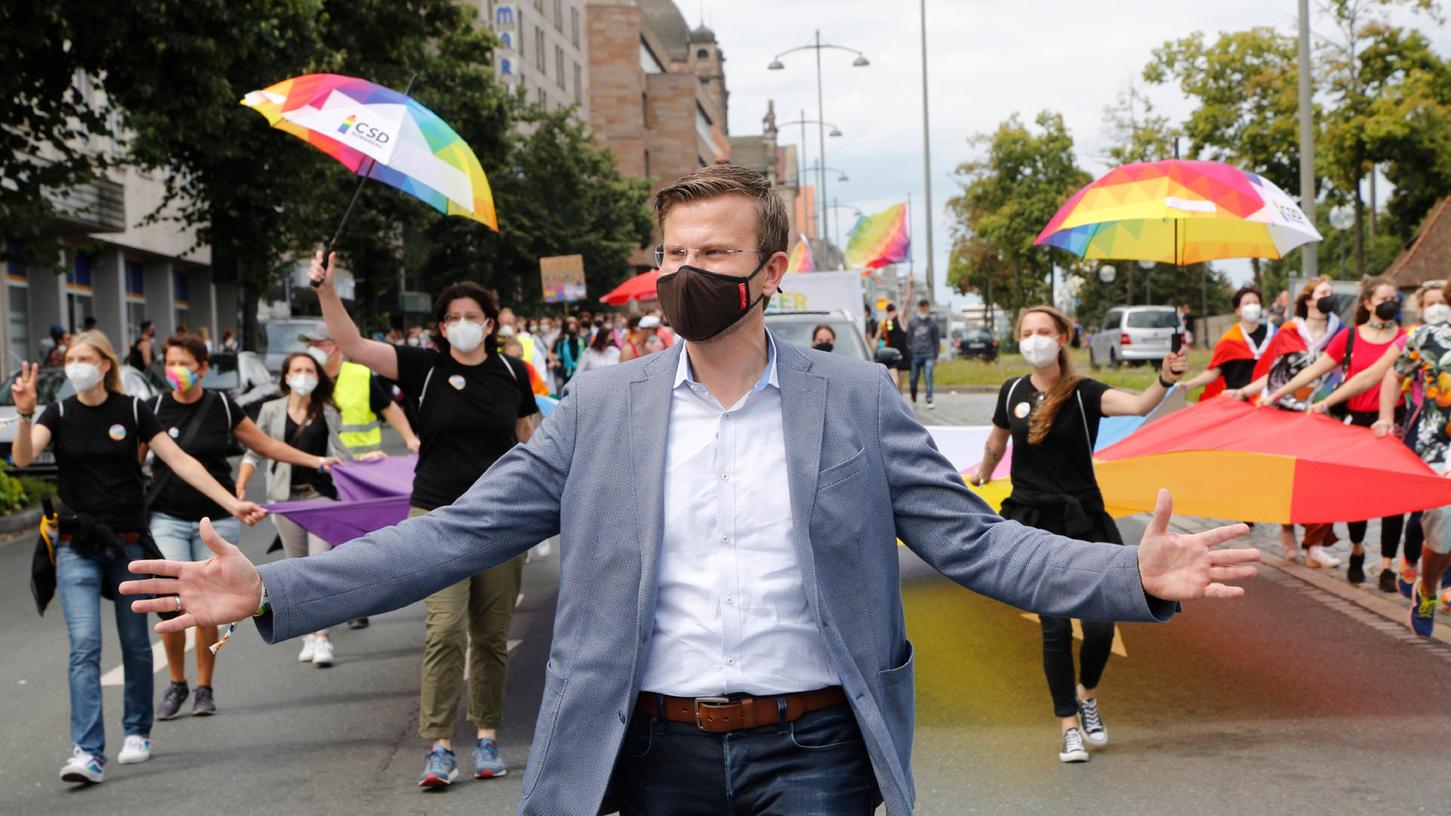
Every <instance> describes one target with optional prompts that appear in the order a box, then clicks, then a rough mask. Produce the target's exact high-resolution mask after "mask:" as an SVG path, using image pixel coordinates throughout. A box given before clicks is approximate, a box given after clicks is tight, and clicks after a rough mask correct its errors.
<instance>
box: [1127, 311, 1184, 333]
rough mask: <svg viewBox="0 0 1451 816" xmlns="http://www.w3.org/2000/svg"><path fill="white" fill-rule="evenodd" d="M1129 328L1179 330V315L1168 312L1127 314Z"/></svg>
mask: <svg viewBox="0 0 1451 816" xmlns="http://www.w3.org/2000/svg"><path fill="white" fill-rule="evenodd" d="M1129 328H1131V329H1177V328H1179V315H1177V314H1175V313H1174V312H1171V311H1168V310H1163V311H1160V310H1157V309H1155V310H1153V311H1142V312H1129Z"/></svg>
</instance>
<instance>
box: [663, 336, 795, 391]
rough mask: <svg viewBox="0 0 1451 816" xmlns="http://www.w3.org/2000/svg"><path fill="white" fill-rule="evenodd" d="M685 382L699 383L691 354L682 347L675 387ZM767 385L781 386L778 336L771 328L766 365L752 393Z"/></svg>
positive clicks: (767, 343) (676, 370) (767, 341)
mask: <svg viewBox="0 0 1451 816" xmlns="http://www.w3.org/2000/svg"><path fill="white" fill-rule="evenodd" d="M680 342H682V343H683V342H685V341H684V340H681V341H680ZM684 383H690V384H692V385H698V384H699V383H698V381H697V380H696V379H695V372H694V370H692V369H691V367H690V355H689V354H688V353H687V352H686V350H685V349H684V348H682V349H681V350H680V362H679V363H678V364H677V365H676V367H675V385H674V386H673V387H674V388H679V387H680V386H681V385H682V384H684ZM766 386H772V387H774V388H780V387H781V381H780V379H779V378H778V377H777V376H776V338H775V337H774V336H773V335H772V334H771V330H770V329H767V330H766V367H765V368H763V369H761V376H760V378H759V379H757V380H756V384H755V385H753V386H751V390H750V393H751V394H754V393H756V392H757V391H760V390H762V389H764V388H765V387H766Z"/></svg>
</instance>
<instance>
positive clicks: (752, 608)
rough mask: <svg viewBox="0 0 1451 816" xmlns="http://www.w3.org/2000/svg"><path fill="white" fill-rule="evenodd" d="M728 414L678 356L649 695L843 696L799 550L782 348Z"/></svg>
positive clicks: (772, 352) (769, 342)
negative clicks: (780, 374)
mask: <svg viewBox="0 0 1451 816" xmlns="http://www.w3.org/2000/svg"><path fill="white" fill-rule="evenodd" d="M766 346H767V358H768V359H767V361H766V367H765V369H764V370H763V371H762V372H761V378H760V379H759V380H757V382H756V384H755V386H753V387H752V388H751V390H750V391H749V392H748V393H747V394H746V395H745V396H744V397H742V398H741V400H740V401H739V402H737V403H736V404H735V405H732V406H731V407H730V408H729V409H727V408H725V407H723V406H722V405H721V404H720V402H719V401H717V400H716V399H715V397H712V396H711V395H710V391H709V390H708V389H707V388H706V387H705V386H704V385H702V384H700V383H699V382H696V380H695V378H694V376H693V374H692V371H691V368H690V360H689V359H688V355H687V354H686V353H684V352H682V353H681V355H680V365H679V368H678V369H677V370H676V373H675V389H674V391H673V393H672V394H671V402H670V422H669V426H668V427H667V429H666V434H667V436H666V443H665V528H664V536H663V539H662V541H661V547H660V557H659V589H658V596H657V598H658V599H657V603H656V607H655V628H654V634H653V636H652V638H651V641H650V653H649V656H648V658H647V662H646V664H645V675H644V679H643V681H642V683H641V686H640V688H641V689H642V690H644V691H648V692H653V693H656V694H667V695H670V696H672V697H704V696H713V695H723V694H731V693H745V694H758V695H764V694H786V693H790V692H796V691H810V690H812V689H818V688H824V687H826V686H835V685H840V683H841V680H840V678H839V677H838V676H837V673H836V672H835V671H834V670H833V669H832V667H831V661H830V658H829V657H828V656H827V652H826V644H825V643H824V642H823V640H822V638H821V633H820V632H819V631H818V630H817V628H816V622H815V620H814V619H813V617H812V615H811V610H810V608H809V607H808V606H807V602H806V590H805V585H804V582H803V579H802V573H801V564H800V561H799V559H798V558H797V557H796V549H795V547H794V546H793V544H792V537H793V536H794V535H795V532H794V530H793V528H792V526H791V521H792V519H791V491H790V489H789V487H788V485H787V482H786V438H785V432H784V430H783V426H782V421H781V386H780V383H779V381H778V380H777V377H776V344H775V340H774V339H773V338H772V337H771V335H770V333H769V332H767V334H766Z"/></svg>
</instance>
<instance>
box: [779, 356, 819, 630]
mask: <svg viewBox="0 0 1451 816" xmlns="http://www.w3.org/2000/svg"><path fill="white" fill-rule="evenodd" d="M810 369H811V361H810V360H809V359H807V358H806V356H805V355H803V354H801V353H800V352H799V351H797V350H796V349H795V347H793V346H791V345H790V344H789V343H784V342H780V341H777V343H776V376H777V378H778V380H779V381H780V383H781V423H782V429H783V430H784V431H785V435H786V480H787V483H788V485H789V488H790V490H791V527H792V528H793V529H794V531H795V533H796V535H795V536H793V541H794V543H795V545H796V557H797V559H798V560H799V561H800V562H801V574H802V578H803V579H804V582H805V586H806V598H807V600H808V601H809V602H810V603H811V610H812V612H814V613H817V618H818V620H819V619H820V614H819V612H818V609H817V598H816V562H815V560H814V559H813V557H812V549H811V511H812V510H813V509H814V508H815V506H816V477H817V475H818V474H819V473H820V472H821V440H822V435H823V434H824V433H825V430H826V378H825V377H823V376H821V375H819V374H812V373H811V372H810Z"/></svg>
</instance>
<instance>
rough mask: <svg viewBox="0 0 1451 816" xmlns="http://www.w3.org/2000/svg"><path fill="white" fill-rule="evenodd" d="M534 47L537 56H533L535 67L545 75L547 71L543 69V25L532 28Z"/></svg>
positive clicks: (547, 73)
mask: <svg viewBox="0 0 1451 816" xmlns="http://www.w3.org/2000/svg"><path fill="white" fill-rule="evenodd" d="M534 48H535V50H536V51H537V52H538V56H537V57H535V58H534V62H535V67H536V68H538V69H539V70H540V71H541V72H542V73H544V75H545V76H548V75H549V72H548V71H546V70H545V69H544V65H545V59H546V57H545V55H544V27H543V26H537V27H535V29H534Z"/></svg>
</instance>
